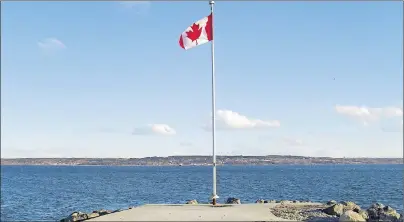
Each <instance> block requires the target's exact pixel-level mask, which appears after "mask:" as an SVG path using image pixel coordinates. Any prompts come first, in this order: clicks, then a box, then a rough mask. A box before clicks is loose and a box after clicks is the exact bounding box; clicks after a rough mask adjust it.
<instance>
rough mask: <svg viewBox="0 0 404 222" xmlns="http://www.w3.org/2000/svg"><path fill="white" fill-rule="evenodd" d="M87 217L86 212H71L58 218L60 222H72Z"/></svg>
mask: <svg viewBox="0 0 404 222" xmlns="http://www.w3.org/2000/svg"><path fill="white" fill-rule="evenodd" d="M87 219H88V215H87V214H86V213H83V212H73V213H72V214H70V215H69V216H68V217H66V218H64V219H62V220H60V222H73V221H83V220H87Z"/></svg>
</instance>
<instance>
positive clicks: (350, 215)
mask: <svg viewBox="0 0 404 222" xmlns="http://www.w3.org/2000/svg"><path fill="white" fill-rule="evenodd" d="M339 221H340V222H345V221H362V222H366V220H365V219H364V218H363V217H362V216H361V215H360V214H358V213H356V212H354V211H352V210H347V211H345V212H344V213H343V214H342V215H341V216H340V218H339Z"/></svg>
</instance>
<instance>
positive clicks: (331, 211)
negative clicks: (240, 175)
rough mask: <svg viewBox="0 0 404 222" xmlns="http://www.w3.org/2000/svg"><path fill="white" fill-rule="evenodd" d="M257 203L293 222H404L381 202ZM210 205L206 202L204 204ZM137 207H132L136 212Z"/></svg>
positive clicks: (77, 217) (77, 215) (68, 221)
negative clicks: (360, 203)
mask: <svg viewBox="0 0 404 222" xmlns="http://www.w3.org/2000/svg"><path fill="white" fill-rule="evenodd" d="M225 203H226V204H241V200H240V199H238V198H234V197H231V198H228V199H227V200H226V202H225ZM255 203H256V204H272V205H274V206H273V207H270V208H269V211H270V212H271V213H272V214H273V215H275V216H276V217H278V218H281V219H285V220H290V221H308V222H317V221H326V222H337V221H338V222H343V221H363V222H376V221H383V222H387V221H391V222H404V217H403V215H402V214H399V213H397V211H396V210H395V209H393V208H392V207H390V206H385V205H383V204H381V203H373V204H372V205H371V206H370V207H369V208H367V209H361V207H360V206H358V205H357V204H356V203H354V202H351V201H341V202H337V201H334V200H330V201H328V202H327V203H313V202H311V201H298V200H262V199H260V200H257V201H256V202H255ZM185 204H200V203H198V201H197V200H188V201H187V202H186V203H185ZM204 204H206V203H204ZM132 208H134V207H129V208H128V209H132ZM128 209H119V210H114V211H110V210H97V211H93V212H91V213H83V212H73V213H72V214H70V215H69V216H68V217H66V218H63V219H61V220H60V222H73V221H85V220H88V219H92V218H96V217H100V216H103V215H107V214H112V213H116V212H120V211H123V210H128Z"/></svg>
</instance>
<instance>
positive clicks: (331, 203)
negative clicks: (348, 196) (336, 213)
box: [326, 200, 337, 205]
mask: <svg viewBox="0 0 404 222" xmlns="http://www.w3.org/2000/svg"><path fill="white" fill-rule="evenodd" d="M326 204H327V205H334V204H337V201H335V200H330V201H328V202H327V203H326Z"/></svg>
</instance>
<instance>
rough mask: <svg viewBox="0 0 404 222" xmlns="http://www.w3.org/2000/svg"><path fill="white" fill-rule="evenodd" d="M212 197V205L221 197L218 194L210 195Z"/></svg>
mask: <svg viewBox="0 0 404 222" xmlns="http://www.w3.org/2000/svg"><path fill="white" fill-rule="evenodd" d="M210 199H211V200H212V205H213V206H215V205H216V204H217V202H216V199H219V196H218V195H212V196H211V197H210Z"/></svg>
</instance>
